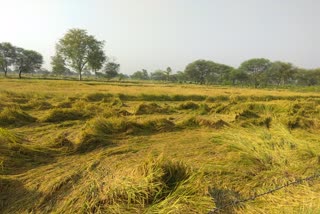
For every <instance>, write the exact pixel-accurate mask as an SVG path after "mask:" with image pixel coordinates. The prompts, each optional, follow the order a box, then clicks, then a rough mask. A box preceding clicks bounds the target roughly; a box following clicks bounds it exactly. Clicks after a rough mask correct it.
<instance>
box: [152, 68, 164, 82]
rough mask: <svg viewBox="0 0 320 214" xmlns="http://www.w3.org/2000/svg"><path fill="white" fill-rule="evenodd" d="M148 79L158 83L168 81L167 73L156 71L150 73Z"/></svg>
mask: <svg viewBox="0 0 320 214" xmlns="http://www.w3.org/2000/svg"><path fill="white" fill-rule="evenodd" d="M150 79H152V80H158V81H165V80H168V73H167V71H162V70H156V71H154V72H152V73H151V75H150Z"/></svg>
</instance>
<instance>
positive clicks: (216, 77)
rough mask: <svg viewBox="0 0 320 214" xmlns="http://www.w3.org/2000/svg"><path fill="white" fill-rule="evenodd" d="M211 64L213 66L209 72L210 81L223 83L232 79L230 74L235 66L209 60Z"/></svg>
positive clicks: (207, 79) (208, 79)
mask: <svg viewBox="0 0 320 214" xmlns="http://www.w3.org/2000/svg"><path fill="white" fill-rule="evenodd" d="M208 63H209V66H210V67H211V69H210V71H209V72H208V74H207V78H206V81H207V82H208V83H217V84H222V83H226V82H228V81H230V75H231V72H232V70H233V69H234V68H232V67H230V66H228V65H224V64H220V63H215V62H211V61H209V62H208Z"/></svg>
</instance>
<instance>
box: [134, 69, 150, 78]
mask: <svg viewBox="0 0 320 214" xmlns="http://www.w3.org/2000/svg"><path fill="white" fill-rule="evenodd" d="M130 77H131V78H132V79H136V80H148V79H149V74H148V71H147V70H146V69H142V71H136V72H134V73H133V74H132V75H131V76H130Z"/></svg>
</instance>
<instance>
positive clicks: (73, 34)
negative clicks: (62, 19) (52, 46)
mask: <svg viewBox="0 0 320 214" xmlns="http://www.w3.org/2000/svg"><path fill="white" fill-rule="evenodd" d="M103 47H104V41H98V40H97V39H95V37H94V36H92V35H88V33H87V31H86V30H82V29H71V30H69V31H68V32H67V33H66V34H65V35H64V36H63V38H62V39H60V41H59V42H58V44H57V45H56V55H60V56H61V57H62V58H63V59H64V60H65V64H66V65H67V66H69V67H70V68H72V69H74V70H75V71H76V72H77V73H78V74H79V80H81V79H82V71H83V69H84V68H85V66H88V67H89V68H91V69H93V70H95V71H96V70H98V69H100V68H101V67H102V65H103V62H104V61H105V55H104V51H103Z"/></svg>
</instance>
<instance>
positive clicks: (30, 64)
mask: <svg viewBox="0 0 320 214" xmlns="http://www.w3.org/2000/svg"><path fill="white" fill-rule="evenodd" d="M104 45H105V42H104V41H99V40H97V39H96V38H95V37H94V36H92V35H89V34H88V33H87V31H86V30H83V29H70V30H69V31H68V32H67V33H66V34H65V35H64V36H63V37H62V38H61V39H60V40H59V41H58V43H57V44H56V52H55V55H54V56H53V57H52V58H51V65H52V72H51V74H55V75H68V74H78V75H79V80H82V75H83V74H90V75H95V76H96V77H97V78H100V77H103V78H107V79H112V78H115V77H118V78H119V79H126V78H130V79H135V80H155V81H166V82H180V83H197V84H219V85H250V86H254V87H265V86H268V85H277V86H280V85H307V86H312V85H317V84H320V68H318V69H309V70H308V69H303V68H299V67H296V66H294V65H293V64H291V63H288V62H281V61H276V62H272V61H270V60H268V59H264V58H254V59H249V60H247V61H245V62H243V63H241V65H240V66H239V67H238V68H234V67H232V66H229V65H224V64H220V63H217V62H213V61H210V60H202V59H201V60H196V61H194V62H192V63H190V64H188V65H187V66H186V68H185V69H184V71H178V72H176V73H173V70H172V69H171V68H170V67H167V68H166V69H164V70H156V71H154V72H151V73H149V72H148V71H147V70H146V69H142V70H141V71H136V72H134V73H133V74H132V75H130V76H128V75H125V74H122V73H119V72H120V64H119V63H117V62H116V60H114V59H112V58H111V57H107V56H106V54H105V52H104ZM42 64H43V57H42V55H41V54H40V53H38V52H36V51H34V50H25V49H23V48H20V47H16V46H13V45H12V44H10V43H7V42H4V43H0V70H2V71H3V72H4V75H5V76H7V73H8V71H9V70H14V71H16V72H18V74H19V78H21V74H22V73H28V72H39V73H40V71H43V70H41V66H42Z"/></svg>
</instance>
